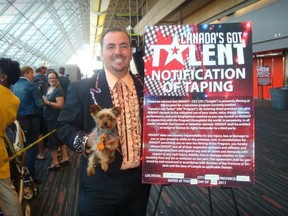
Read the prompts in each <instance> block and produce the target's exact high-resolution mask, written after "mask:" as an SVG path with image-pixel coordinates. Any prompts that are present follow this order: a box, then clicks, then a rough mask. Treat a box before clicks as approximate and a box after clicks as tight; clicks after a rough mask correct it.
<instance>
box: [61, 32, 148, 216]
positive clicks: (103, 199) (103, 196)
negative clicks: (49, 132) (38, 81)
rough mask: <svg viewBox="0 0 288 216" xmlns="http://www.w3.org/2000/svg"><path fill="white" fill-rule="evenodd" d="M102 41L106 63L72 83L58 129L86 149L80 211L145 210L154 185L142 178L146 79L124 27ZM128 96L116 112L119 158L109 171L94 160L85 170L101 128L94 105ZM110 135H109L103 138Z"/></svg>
mask: <svg viewBox="0 0 288 216" xmlns="http://www.w3.org/2000/svg"><path fill="white" fill-rule="evenodd" d="M100 45H101V59H102V61H103V63H104V67H105V69H104V70H102V71H101V72H99V73H97V74H96V76H93V77H91V78H88V79H83V80H79V81H76V82H73V83H71V84H70V85H69V88H68V91H67V97H66V101H65V104H64V107H63V108H62V110H61V112H60V115H59V117H58V121H57V130H56V132H57V135H58V137H59V138H60V139H61V140H62V142H64V143H67V145H68V146H69V148H71V149H73V150H74V151H75V152H78V153H81V155H82V156H81V158H80V171H79V172H80V174H79V175H80V189H79V215H82V216H84V215H97V216H98V215H113V216H116V215H123V216H135V215H137V216H145V215H146V208H147V203H148V199H149V193H150V188H151V185H148V184H142V182H141V175H142V169H141V149H142V139H141V137H142V134H141V133H142V131H141V129H142V127H141V124H142V114H143V110H142V106H143V82H142V80H141V78H140V77H139V76H137V75H134V74H132V73H130V72H129V64H130V61H131V59H132V47H131V42H130V37H129V35H128V34H127V32H126V31H125V30H122V29H119V28H113V29H110V30H108V31H107V32H106V33H104V34H103V35H102V38H101V40H100ZM120 86H121V87H123V88H122V91H121V92H119V89H118V88H119V87H120ZM122 96H123V97H122ZM124 102H125V108H124V107H123V108H122V110H121V115H120V116H119V118H117V127H118V132H119V137H120V145H119V150H118V151H116V152H115V160H114V161H113V162H111V163H110V164H109V169H108V170H107V172H105V171H103V170H102V169H101V167H100V166H99V164H96V168H95V169H96V170H95V172H96V173H95V175H94V176H87V172H86V168H87V157H86V156H85V155H86V154H89V153H90V149H91V146H92V145H93V140H94V139H95V134H96V132H97V130H93V129H94V128H95V122H94V120H93V118H92V117H91V114H90V105H92V104H98V105H99V106H101V107H102V108H111V107H114V106H121V105H123V103H124ZM121 107H122V106H121ZM112 141H113V139H111V138H110V140H109V138H108V140H106V141H105V142H106V143H109V142H112Z"/></svg>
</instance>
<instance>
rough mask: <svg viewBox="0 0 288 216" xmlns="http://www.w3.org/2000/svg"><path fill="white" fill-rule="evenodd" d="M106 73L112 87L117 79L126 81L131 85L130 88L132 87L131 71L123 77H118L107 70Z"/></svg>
mask: <svg viewBox="0 0 288 216" xmlns="http://www.w3.org/2000/svg"><path fill="white" fill-rule="evenodd" d="M105 75H106V79H107V82H108V86H109V88H110V89H113V88H114V86H115V84H116V82H117V81H121V82H124V83H125V84H126V85H127V86H128V87H129V89H132V85H133V81H132V77H131V75H130V73H127V74H126V75H125V76H124V77H123V78H122V79H118V78H117V77H115V76H113V74H111V73H109V72H107V71H106V70H105Z"/></svg>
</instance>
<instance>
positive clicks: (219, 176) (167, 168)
mask: <svg viewBox="0 0 288 216" xmlns="http://www.w3.org/2000/svg"><path fill="white" fill-rule="evenodd" d="M251 34H252V23H251V22H242V23H228V24H217V25H216V24H215V25H214V24H213V25H212V24H211V25H208V24H207V25H172V26H148V27H146V29H145V38H144V40H145V56H144V61H145V71H144V75H145V77H144V81H145V83H144V87H145V88H144V118H143V120H144V124H143V149H142V153H143V162H142V166H143V172H142V181H143V182H144V183H150V184H187V185H199V186H224V187H234V186H235V187H236V186H239V187H244V186H251V185H253V184H254V178H255V143H254V142H255V140H254V102H253V71H252V70H253V68H252V42H251V40H252V37H251Z"/></svg>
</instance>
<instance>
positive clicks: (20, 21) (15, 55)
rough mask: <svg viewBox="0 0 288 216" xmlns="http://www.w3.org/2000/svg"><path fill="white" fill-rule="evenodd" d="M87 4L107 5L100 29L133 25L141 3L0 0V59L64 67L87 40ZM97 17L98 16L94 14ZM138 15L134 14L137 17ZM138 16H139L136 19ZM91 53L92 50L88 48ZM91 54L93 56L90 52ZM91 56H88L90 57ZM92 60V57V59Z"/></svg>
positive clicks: (133, 0) (141, 0) (135, 0)
mask: <svg viewBox="0 0 288 216" xmlns="http://www.w3.org/2000/svg"><path fill="white" fill-rule="evenodd" d="M90 1H91V3H95V2H96V3H100V4H101V3H102V4H103V2H104V3H105V2H109V6H108V8H107V10H106V11H105V15H106V17H105V23H104V26H103V27H102V30H103V31H105V30H106V29H107V28H110V27H113V26H118V27H122V28H127V27H128V26H133V25H135V22H137V19H138V18H137V17H134V16H133V17H132V16H130V17H129V16H128V17H127V15H129V14H133V15H134V14H135V15H137V11H138V8H140V7H141V6H143V4H144V2H145V0H110V1H109V0H1V1H0V20H1V22H0V56H2V57H9V58H12V59H15V60H17V61H19V62H20V64H21V65H25V64H28V65H31V66H35V67H36V66H37V64H39V62H45V63H46V64H47V65H48V66H49V65H63V64H66V63H67V62H68V61H69V60H70V59H71V57H72V56H79V55H81V54H79V52H78V50H81V49H82V48H83V46H84V45H89V43H91V44H90V45H91V47H95V46H94V43H97V42H98V41H96V40H92V41H91V34H92V36H93V32H91V31H90V28H91V22H92V23H93V22H94V20H92V18H93V17H92V18H91V17H90V13H91V8H90ZM98 14H101V13H98ZM137 16H138V15H137ZM138 17H139V16H138ZM91 53H92V49H91ZM94 54H95V53H94ZM91 56H92V54H91ZM94 58H95V56H94Z"/></svg>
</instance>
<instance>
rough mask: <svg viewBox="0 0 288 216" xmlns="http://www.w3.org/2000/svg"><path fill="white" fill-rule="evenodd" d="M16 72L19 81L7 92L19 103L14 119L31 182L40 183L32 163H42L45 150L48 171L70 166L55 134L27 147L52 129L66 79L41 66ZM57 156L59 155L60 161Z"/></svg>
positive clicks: (62, 71) (63, 146) (65, 150)
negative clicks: (61, 166) (47, 159)
mask: <svg viewBox="0 0 288 216" xmlns="http://www.w3.org/2000/svg"><path fill="white" fill-rule="evenodd" d="M3 59H4V58H3ZM3 61H4V60H3ZM7 61H8V60H7ZM19 70H20V74H19V75H20V77H19V79H17V80H16V82H15V83H12V84H11V87H9V89H10V90H11V91H12V93H13V94H14V95H15V96H17V98H18V99H19V100H20V106H19V108H18V110H17V113H16V118H15V119H17V120H18V122H19V124H20V126H21V128H22V130H23V132H24V135H25V142H24V147H28V149H27V150H26V151H25V152H24V154H23V158H24V159H25V165H26V166H27V168H28V170H29V174H30V176H31V177H32V179H33V182H34V183H36V184H41V183H42V181H43V180H41V179H40V178H39V176H37V173H36V170H35V163H36V160H45V149H49V150H50V152H51V158H52V162H51V165H50V166H49V167H47V170H48V171H57V170H58V169H56V168H59V167H60V165H63V166H64V165H65V166H67V165H69V163H70V160H69V156H68V154H67V149H66V145H64V144H63V143H61V142H60V141H59V139H58V138H57V136H56V133H52V134H51V135H50V136H49V137H48V138H47V139H46V140H45V139H43V140H42V141H40V142H39V143H38V144H37V145H31V144H33V143H35V142H38V139H39V138H41V137H42V136H43V135H45V134H47V133H48V132H50V131H53V130H54V129H55V128H56V121H57V117H58V115H59V112H60V110H61V108H62V106H63V104H64V97H65V91H66V90H67V88H68V85H69V84H70V80H69V79H68V78H67V77H66V76H64V74H65V68H64V67H60V68H59V74H61V80H60V79H59V77H60V76H58V73H57V72H56V71H55V70H54V69H48V68H47V66H46V65H45V64H42V63H41V65H39V66H36V68H34V67H32V66H28V65H25V66H22V67H20V66H19ZM4 71H5V70H4ZM50 76H51V77H50ZM64 89H65V90H64ZM10 123H11V122H10ZM29 145H31V146H29ZM59 155H60V156H62V158H61V159H60V161H58V159H59Z"/></svg>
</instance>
